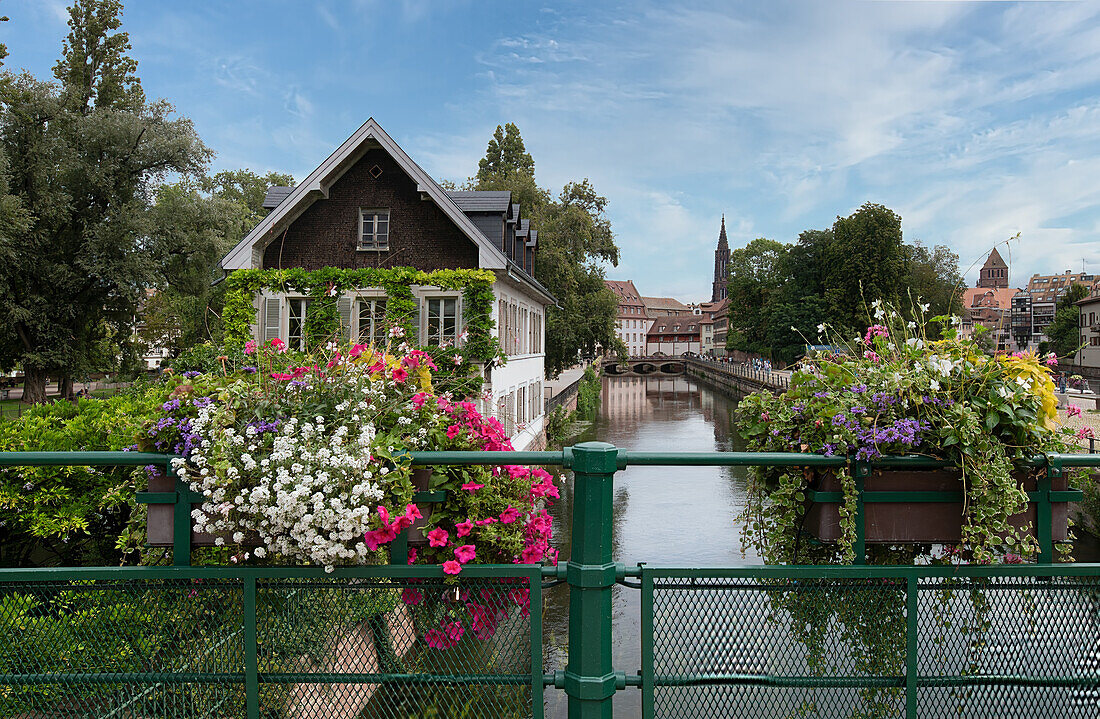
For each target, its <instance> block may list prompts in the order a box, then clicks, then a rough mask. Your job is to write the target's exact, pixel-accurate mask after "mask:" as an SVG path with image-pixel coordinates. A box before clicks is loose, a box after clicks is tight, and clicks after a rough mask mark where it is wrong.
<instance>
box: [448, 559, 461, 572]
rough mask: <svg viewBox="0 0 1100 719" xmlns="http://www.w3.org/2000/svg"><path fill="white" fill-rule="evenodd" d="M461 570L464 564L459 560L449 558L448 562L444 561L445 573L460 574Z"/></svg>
mask: <svg viewBox="0 0 1100 719" xmlns="http://www.w3.org/2000/svg"><path fill="white" fill-rule="evenodd" d="M461 571H462V565H461V564H459V563H458V562H456V561H455V560H453V559H449V560H447V561H446V562H443V573H444V574H458V573H459V572H461Z"/></svg>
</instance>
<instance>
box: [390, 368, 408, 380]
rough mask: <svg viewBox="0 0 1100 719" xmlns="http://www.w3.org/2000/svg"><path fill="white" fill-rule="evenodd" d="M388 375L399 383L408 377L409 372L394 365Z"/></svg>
mask: <svg viewBox="0 0 1100 719" xmlns="http://www.w3.org/2000/svg"><path fill="white" fill-rule="evenodd" d="M390 376H391V377H393V381H394V382H399V383H400V382H404V381H405V380H407V379H408V378H409V373H408V372H406V371H405V370H403V369H401V368H400V367H394V368H393V372H392V373H391V374H390Z"/></svg>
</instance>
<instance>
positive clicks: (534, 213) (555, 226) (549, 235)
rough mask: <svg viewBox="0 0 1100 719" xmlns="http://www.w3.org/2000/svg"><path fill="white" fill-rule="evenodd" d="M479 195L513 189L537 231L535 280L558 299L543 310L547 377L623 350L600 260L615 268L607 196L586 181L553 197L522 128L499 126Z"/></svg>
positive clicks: (483, 165) (479, 179) (481, 169)
mask: <svg viewBox="0 0 1100 719" xmlns="http://www.w3.org/2000/svg"><path fill="white" fill-rule="evenodd" d="M467 186H468V187H470V188H471V189H476V190H510V191H511V192H512V195H513V201H514V202H518V203H520V207H521V211H522V212H523V214H524V215H526V216H527V217H529V218H530V219H531V224H532V226H533V227H534V228H536V229H537V230H538V233H539V239H538V254H537V255H536V259H535V279H537V280H538V281H539V282H540V283H542V284H543V285H544V286H545V287H546V288H547V289H548V290H550V292H551V294H553V295H554V296H555V297H557V299H558V303H557V305H556V306H552V307H549V308H547V312H546V376H547V377H556V376H557V375H558V374H560V373H561V371H562V370H564V369H567V368H569V367H571V366H573V364H575V363H576V359H577V354H578V353H580V354H582V355H592V354H594V353H595V352H596V348H597V347H601V348H603V349H604V350H619V349H620V348H621V341H620V340H619V339H618V338H617V337H616V336H615V316H616V314H617V310H618V299H617V298H616V296H615V293H613V292H612V291H611V290H609V289H608V288H607V285H605V284H604V272H603V267H602V264H603V263H607V264H610V265H612V266H615V265H617V264H618V262H619V248H618V246H616V244H615V236H614V233H613V232H612V230H611V222H610V221H609V220H608V219H607V216H606V215H605V214H604V213H605V210H606V208H607V198H606V197H603V196H601V195H599V194H598V193H597V192H596V189H595V188H594V187H593V186H592V183H590V182H589V181H588V179H587V178H585V179H584V180H582V181H581V182H569V183H566V184H565V186H564V187H563V188H562V191H561V192H560V193H559V194H558V197H557V199H556V200H553V199H551V195H550V192H549V191H547V190H545V189H543V188H541V187H539V186H538V183H537V182H536V181H535V163H534V160H533V159H532V158H531V155H530V154H528V153H527V151H526V149H525V148H524V145H523V138H522V137H521V136H520V131H519V128H518V127H516V126H515V125H513V124H511V123H509V124H507V125H505V127H504V128H501V127H499V126H498V127H497V129H496V132H495V133H494V134H493V139H491V140H490V141H489V145H488V148H487V149H486V152H485V157H484V158H482V160H481V161H480V162H479V163H478V172H477V176H476V177H475V178H472V179H471V182H470V183H469V184H468V185H467Z"/></svg>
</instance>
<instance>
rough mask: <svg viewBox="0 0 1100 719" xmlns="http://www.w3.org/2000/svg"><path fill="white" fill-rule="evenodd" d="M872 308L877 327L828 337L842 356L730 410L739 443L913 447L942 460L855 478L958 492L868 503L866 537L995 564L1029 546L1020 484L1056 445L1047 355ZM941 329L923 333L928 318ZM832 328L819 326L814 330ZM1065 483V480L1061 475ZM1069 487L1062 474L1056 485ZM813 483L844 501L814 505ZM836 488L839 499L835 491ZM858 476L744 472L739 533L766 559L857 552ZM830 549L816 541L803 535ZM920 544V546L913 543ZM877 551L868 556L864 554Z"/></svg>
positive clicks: (885, 487)
mask: <svg viewBox="0 0 1100 719" xmlns="http://www.w3.org/2000/svg"><path fill="white" fill-rule="evenodd" d="M926 309H927V306H920V305H918V306H917V308H916V312H917V315H918V316H917V317H915V318H911V319H910V318H904V317H902V315H901V314H900V313H899V312H897V311H896V310H895V309H892V308H890V307H888V306H885V305H883V304H882V303H881V302H877V303H875V304H874V305H872V310H873V312H874V319H873V320H872V321H873V322H874V324H871V325H870V327H869V328H868V329H867V330H866V332H865V333H864V334H863V335H862V336H858V337H856V338H854V339H853V340H850V341H848V342H844V341H842V340H840V339H838V338H835V337H833V338H830V342H829V344H831V345H833V346H840V347H844V348H845V351H844V352H842V353H839V354H835V353H834V354H829V355H824V354H823V355H819V356H816V357H807V358H805V359H804V360H803V361H802V363H801V364H800V365H799V366H798V367H797V368H796V369H795V371H794V372H793V373H792V376H791V381H790V387H789V388H788V389H787V391H785V392H783V393H782V394H771V393H768V392H761V393H756V394H753V395H750V396H748V397H746V398H745V399H744V400H743V401H742V402H741V404H740V405H739V407H738V421H739V427H740V431H741V434H742V435H743V436H744V437H745V438H746V439H747V440H748V449H749V450H751V451H765V452H809V453H820V454H824V455H843V456H847V457H849V458H850V459H851V460H853V461H854V462H867V463H869V462H873V461H875V460H878V459H879V458H881V457H883V456H888V455H905V454H918V455H924V456H926V457H930V458H934V459H938V460H943V461H944V462H945V463H946V464H947V466H948V468H947V469H945V470H904V471H900V472H899V471H894V470H879V469H876V470H875V471H874V472H873V473H871V474H870V476H868V477H866V478H865V480H864V481H865V487H864V490H865V491H866V492H872V491H891V490H895V491H896V490H917V491H920V490H925V491H952V490H954V491H957V492H960V493H961V495H960V496H961V501H959V502H954V503H952V502H946V503H944V502H904V501H902V502H897V503H881V502H876V503H869V504H867V505H866V507H865V511H866V522H865V526H866V541H867V542H868V543H878V544H880V545H883V547H884V549H883V550H882V553H884V554H885V553H889V552H896V549H885V547H887V546H893V545H898V544H903V543H904V544H910V545H913V544H915V545H918V547H917V548H916V549H915V550H914V551H927V549H928V548H929V545H931V544H933V543H948V544H951V545H959V547H961V549H962V551H959V552H955V553H954V554H953V556H955V557H967V558H972V559H974V560H976V561H992V560H994V559H995V558H997V557H1004V556H1006V555H1007V556H1010V557H1030V556H1033V555H1034V554H1035V550H1036V541H1035V537H1034V533H1033V529H1034V526H1035V509H1034V507H1030V506H1029V502H1028V495H1027V492H1028V491H1033V490H1034V489H1035V481H1036V478H1035V475H1034V473H1033V471H1032V470H1029V468H1028V465H1027V460H1028V459H1030V458H1032V457H1033V456H1035V455H1039V454H1042V453H1045V452H1058V451H1066V450H1067V449H1068V446H1069V445H1068V444H1067V439H1068V438H1069V435H1068V434H1067V432H1068V430H1063V429H1059V427H1058V415H1057V399H1056V398H1055V394H1054V384H1053V382H1052V380H1051V375H1050V371H1049V367H1048V365H1049V364H1053V363H1054V362H1055V361H1056V360H1055V359H1054V358H1053V357H1047V358H1042V359H1041V358H1039V357H1036V356H1035V355H1034V354H1031V353H1015V354H1012V355H1006V354H1000V355H996V356H989V355H987V354H985V353H984V352H982V351H981V350H980V349H979V348H978V344H977V342H976V341H975V340H974V339H972V338H961V337H959V336H958V333H957V331H956V329H955V325H957V324H958V319H957V318H948V317H933V318H929V319H928V321H927V323H926V322H925V318H924V317H923V314H922V312H923V311H924V310H926ZM928 324H932V325H934V326H940V327H942V329H941V337H942V338H941V339H938V340H932V339H930V337H929V335H928V333H927V332H926V331H925V327H926V326H927V325H928ZM819 331H821V332H822V333H823V334H824V333H828V331H829V330H828V328H827V327H826V326H824V325H822V326H820V327H819ZM1062 481H1063V482H1064V480H1062ZM1058 488H1063V489H1064V488H1065V485H1064V483H1063V484H1061V485H1056V486H1055V489H1058ZM821 492H832V493H839V495H840V497H841V501H840V502H833V501H829V502H827V503H825V504H821V503H815V502H813V501H812V499H813V496H814V495H815V494H817V493H821ZM834 496H835V494H834ZM857 499H858V494H857V487H856V480H855V478H854V477H853V476H852V473H851V469H850V466H846V467H841V468H837V469H836V470H835V471H829V472H818V471H810V470H805V471H804V470H799V469H793V470H792V469H775V468H770V469H769V468H754V469H753V470H752V471H751V472H750V501H749V502H748V505H747V509H746V511H745V515H744V518H745V519H746V520H747V522H748V528H749V531H748V532H747V533H746V535H745V536H746V538H747V541H748V542H750V543H752V544H754V545H755V546H756V548H757V550H758V551H759V552H760V554H761V556H763V557H765V559H766V561H769V562H805V561H807V560H809V561H837V560H840V561H848V562H850V561H853V560H854V559H855V557H854V553H853V546H854V542H855V538H856V527H855V520H856V505H857ZM1053 528H1054V534H1055V539H1057V540H1066V539H1067V538H1068V533H1069V522H1068V519H1067V516H1066V509H1065V505H1064V504H1062V505H1061V506H1060V507H1056V509H1055V513H1054V527H1053ZM807 532H808V533H809V534H811V535H816V538H817V539H819V540H822V541H823V542H825V543H826V544H815V543H814V542H812V541H810V540H809V538H807V537H805V536H804V534H805V533H807ZM920 545H923V547H922V546H920ZM873 553H874V551H872V554H873Z"/></svg>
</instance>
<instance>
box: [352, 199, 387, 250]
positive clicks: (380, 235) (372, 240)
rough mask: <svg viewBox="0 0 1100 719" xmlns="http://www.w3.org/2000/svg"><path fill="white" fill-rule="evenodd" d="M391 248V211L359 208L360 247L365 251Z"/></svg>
mask: <svg viewBox="0 0 1100 719" xmlns="http://www.w3.org/2000/svg"><path fill="white" fill-rule="evenodd" d="M389 248H390V211H389V210H386V209H363V208H360V209H359V249H360V250H363V251H378V250H388V249H389Z"/></svg>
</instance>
